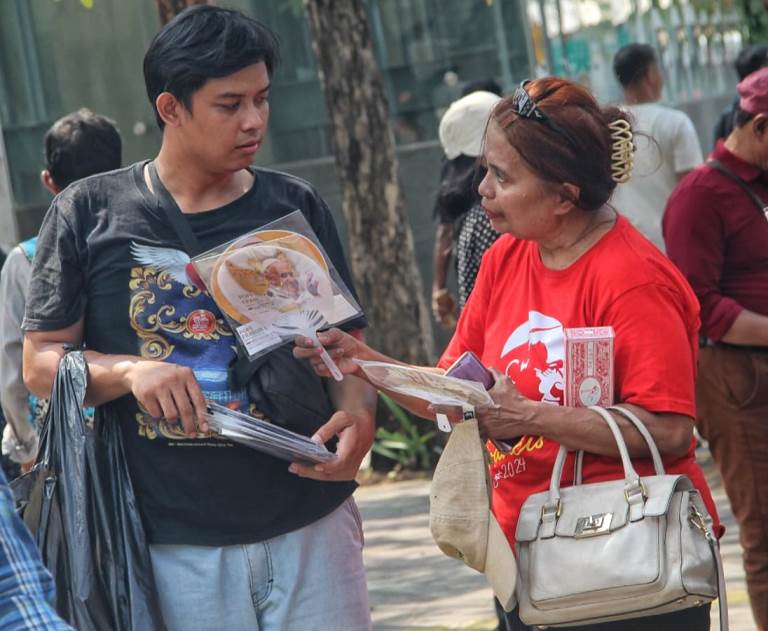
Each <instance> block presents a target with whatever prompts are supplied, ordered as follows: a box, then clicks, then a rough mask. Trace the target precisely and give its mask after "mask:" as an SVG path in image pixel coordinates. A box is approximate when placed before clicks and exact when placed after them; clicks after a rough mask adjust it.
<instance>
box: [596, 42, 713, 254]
mask: <svg viewBox="0 0 768 631" xmlns="http://www.w3.org/2000/svg"><path fill="white" fill-rule="evenodd" d="M613 71H614V74H615V75H616V78H617V79H618V81H619V83H620V84H621V87H622V89H623V90H624V105H622V108H623V109H625V110H627V111H629V113H630V114H631V115H632V118H633V125H632V127H633V129H634V131H635V136H634V143H635V154H634V167H633V169H632V176H631V178H630V179H629V181H627V182H625V183H623V184H619V185H618V186H617V187H616V192H615V193H614V194H613V197H612V198H611V203H612V204H613V206H614V207H615V208H616V209H617V210H618V211H619V212H620V213H621V214H623V215H625V216H626V217H627V218H628V219H629V220H630V221H631V222H632V223H633V224H634V225H635V227H636V228H637V229H638V230H640V232H642V233H643V234H644V235H645V236H646V237H647V238H648V239H649V240H650V241H652V242H653V244H654V245H656V247H658V248H659V249H660V250H661V251H662V252H664V239H663V238H662V235H661V218H662V215H663V214H664V207H665V205H666V203H667V198H668V197H669V195H670V193H672V191H673V190H674V188H675V186H677V183H678V182H679V181H680V179H682V177H683V176H684V175H686V174H687V173H688V172H689V171H691V170H692V169H694V168H695V167H697V166H698V165H699V164H701V163H702V162H703V158H702V153H701V145H700V144H699V139H698V136H697V135H696V129H695V128H694V126H693V123H692V122H691V119H690V118H688V116H687V115H686V114H685V113H683V112H681V111H679V110H675V109H672V108H670V107H664V106H663V105H659V104H658V103H657V101H658V100H659V98H661V90H662V88H663V86H664V79H663V77H662V73H661V69H660V68H659V64H658V61H657V58H656V53H655V51H654V49H653V47H652V46H649V45H647V44H629V45H627V46H624V47H623V48H621V49H620V50H619V51H618V52H617V53H616V56H615V57H614V58H613Z"/></svg>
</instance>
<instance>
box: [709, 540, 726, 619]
mask: <svg viewBox="0 0 768 631" xmlns="http://www.w3.org/2000/svg"><path fill="white" fill-rule="evenodd" d="M707 543H709V549H710V551H711V552H712V558H713V559H714V561H715V568H717V607H718V610H719V612H720V631H728V592H727V591H726V588H725V574H724V573H723V559H722V558H721V557H720V546H719V544H718V543H717V540H716V539H715V537H714V535H712V534H711V533H710V536H709V537H707Z"/></svg>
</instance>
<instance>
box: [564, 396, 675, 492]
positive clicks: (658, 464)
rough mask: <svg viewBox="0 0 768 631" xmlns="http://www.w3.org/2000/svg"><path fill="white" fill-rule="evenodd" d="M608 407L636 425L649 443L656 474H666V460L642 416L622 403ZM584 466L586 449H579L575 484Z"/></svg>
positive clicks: (574, 478)
mask: <svg viewBox="0 0 768 631" xmlns="http://www.w3.org/2000/svg"><path fill="white" fill-rule="evenodd" d="M607 409H608V410H610V411H612V412H616V413H617V414H621V415H622V416H623V417H624V418H626V419H627V420H628V421H630V422H631V423H632V424H633V425H634V426H635V429H637V431H638V432H640V435H641V436H642V437H643V439H644V440H645V442H646V444H647V445H648V451H650V452H651V460H653V469H654V471H655V472H656V475H664V474H665V473H666V471H664V461H663V460H662V459H661V454H660V453H659V448H658V447H657V446H656V441H654V440H653V436H651V433H650V432H649V431H648V428H647V427H646V426H645V423H643V421H641V420H640V417H639V416H637V414H635V413H634V412H632V411H631V410H628V409H627V408H625V407H623V406H620V405H612V406H610V407H609V408H607ZM583 467H584V450H579V452H578V453H577V454H576V465H575V473H574V476H573V480H574V481H573V483H574V484H575V485H579V484H581V481H582V470H583Z"/></svg>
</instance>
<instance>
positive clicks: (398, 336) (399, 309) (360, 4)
mask: <svg viewBox="0 0 768 631" xmlns="http://www.w3.org/2000/svg"><path fill="white" fill-rule="evenodd" d="M305 6H306V8H307V14H308V17H309V23H310V28H311V31H312V39H313V45H314V49H315V53H316V55H317V59H318V64H319V71H320V83H321V84H322V87H323V93H324V95H325V101H326V105H327V109H328V113H329V116H330V118H331V126H332V130H333V140H334V152H335V157H336V170H337V173H338V177H339V180H340V184H341V189H342V197H343V204H342V210H343V212H344V217H345V218H346V221H347V227H348V232H349V253H350V258H351V266H352V272H353V275H354V278H355V282H356V285H357V289H358V291H359V293H360V296H361V301H362V303H363V307H364V308H365V311H366V314H367V315H368V319H369V321H370V324H371V327H370V329H369V330H368V331H367V332H366V339H367V340H368V341H369V343H370V344H371V345H372V346H373V347H375V348H377V349H379V350H381V351H383V352H385V353H387V354H389V355H391V356H393V357H395V358H397V359H400V360H402V361H406V362H410V363H414V364H421V365H425V364H427V363H430V362H431V361H432V350H433V349H432V332H431V320H430V316H429V311H428V309H427V305H426V301H425V299H424V293H423V290H422V282H421V276H420V274H419V270H418V268H417V267H416V257H415V251H414V245H413V234H412V233H411V228H410V223H409V221H408V216H407V213H406V210H405V203H404V200H403V195H402V192H401V188H400V182H399V179H398V162H397V155H396V153H395V143H394V139H393V136H392V132H391V129H390V126H389V116H388V107H387V99H386V95H385V93H384V89H383V83H382V78H381V72H380V70H379V67H378V65H377V62H376V58H375V57H374V54H373V47H372V43H371V37H370V29H369V25H368V15H367V13H366V9H365V2H364V1H363V0H305Z"/></svg>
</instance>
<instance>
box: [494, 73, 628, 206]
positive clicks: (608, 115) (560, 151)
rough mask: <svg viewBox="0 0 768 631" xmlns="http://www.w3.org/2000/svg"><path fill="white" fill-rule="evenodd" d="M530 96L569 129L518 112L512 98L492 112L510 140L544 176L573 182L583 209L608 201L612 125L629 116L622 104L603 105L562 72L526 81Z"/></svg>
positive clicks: (552, 180) (556, 181) (553, 180)
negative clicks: (564, 76)
mask: <svg viewBox="0 0 768 631" xmlns="http://www.w3.org/2000/svg"><path fill="white" fill-rule="evenodd" d="M525 90H526V92H528V95H529V96H530V98H531V99H532V100H533V101H534V102H535V103H536V107H538V108H539V109H540V110H541V111H542V112H543V113H544V114H545V115H546V116H547V118H549V119H550V120H552V121H553V122H554V123H555V125H556V126H557V127H558V128H561V129H562V130H563V131H564V132H566V133H567V135H568V137H566V136H565V134H563V133H560V132H558V131H556V130H555V129H552V128H551V127H549V126H547V125H545V124H544V123H542V122H540V121H537V120H533V119H526V118H522V117H521V116H519V115H518V114H517V112H516V110H515V107H514V101H513V97H511V96H508V97H506V98H504V99H502V100H501V101H499V103H498V104H497V105H496V107H495V108H494V110H493V113H492V115H491V120H493V121H494V122H495V123H496V124H497V125H498V126H499V127H500V128H501V130H502V131H503V132H504V134H505V136H506V137H507V140H508V141H509V143H510V144H511V145H512V147H514V149H515V150H516V151H517V152H518V153H519V154H520V156H521V157H522V159H523V160H525V162H526V163H527V164H528V166H529V167H530V169H531V171H533V173H534V174H535V175H536V176H537V177H539V178H541V179H542V180H544V181H546V182H550V183H554V184H564V183H568V184H574V185H575V186H577V187H578V188H579V191H580V193H579V198H578V199H577V200H574V203H575V204H576V205H577V206H578V207H579V208H582V209H584V210H597V209H598V208H600V207H601V206H602V205H603V204H605V202H607V201H608V199H609V198H610V196H611V194H612V193H613V190H614V188H616V182H614V180H613V178H612V177H611V173H612V172H611V150H612V140H611V130H610V129H609V128H608V125H610V124H611V123H612V122H614V121H615V120H618V119H624V120H629V119H628V115H627V113H626V112H624V111H622V110H621V109H619V108H618V107H600V105H599V104H598V102H597V101H596V100H595V98H594V97H593V96H592V94H590V92H589V91H588V90H587V89H585V88H584V87H582V86H580V85H579V84H577V83H574V82H572V81H568V80H566V79H561V78H559V77H544V78H542V79H535V80H534V81H531V82H529V83H527V84H526V86H525Z"/></svg>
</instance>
